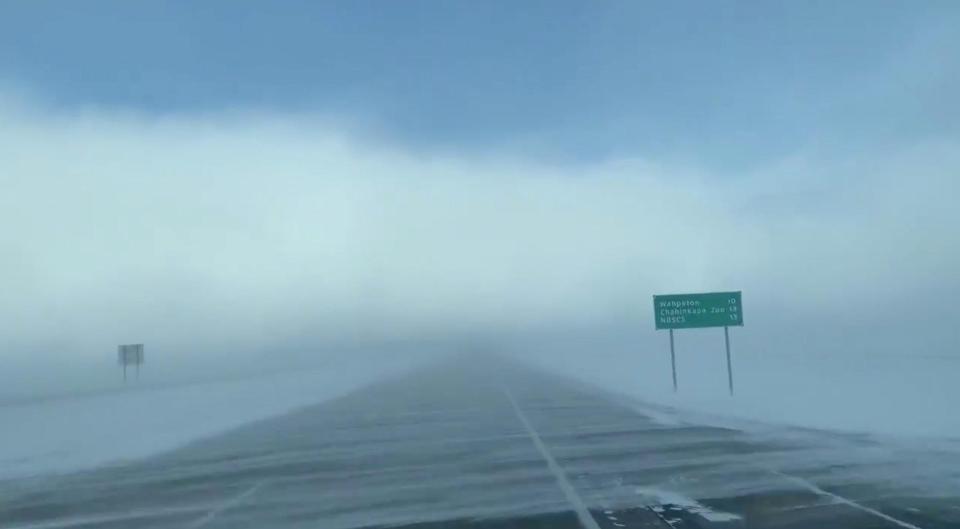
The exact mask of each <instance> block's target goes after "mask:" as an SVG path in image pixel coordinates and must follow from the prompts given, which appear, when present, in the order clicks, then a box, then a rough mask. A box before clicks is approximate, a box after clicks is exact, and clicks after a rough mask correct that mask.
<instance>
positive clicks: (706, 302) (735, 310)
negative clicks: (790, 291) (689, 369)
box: [653, 291, 743, 396]
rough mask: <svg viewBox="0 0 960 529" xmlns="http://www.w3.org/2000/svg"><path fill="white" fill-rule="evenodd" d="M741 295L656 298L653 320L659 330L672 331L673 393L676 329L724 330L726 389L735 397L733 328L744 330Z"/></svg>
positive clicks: (654, 298) (705, 294)
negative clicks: (738, 327)
mask: <svg viewBox="0 0 960 529" xmlns="http://www.w3.org/2000/svg"><path fill="white" fill-rule="evenodd" d="M741 297H742V296H741V292H739V291H737V292H708V293H703V294H667V295H656V296H653V318H654V323H655V326H656V329H657V330H661V329H669V331H670V367H671V369H672V371H673V391H674V392H676V391H677V357H676V352H675V351H674V347H673V330H674V329H697V328H704V327H723V339H724V344H725V345H726V350H727V385H728V387H729V388H730V395H731V396H732V395H733V363H732V362H731V360H730V327H731V326H734V325H736V326H743V306H742V303H741Z"/></svg>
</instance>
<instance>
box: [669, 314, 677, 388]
mask: <svg viewBox="0 0 960 529" xmlns="http://www.w3.org/2000/svg"><path fill="white" fill-rule="evenodd" d="M670 367H671V368H673V392H674V393H676V392H677V356H676V355H675V354H674V353H673V329H670Z"/></svg>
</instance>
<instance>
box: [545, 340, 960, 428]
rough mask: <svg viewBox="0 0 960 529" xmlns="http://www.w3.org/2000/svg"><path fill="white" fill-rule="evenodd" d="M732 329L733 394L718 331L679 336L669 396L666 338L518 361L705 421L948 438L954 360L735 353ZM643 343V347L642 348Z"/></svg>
mask: <svg viewBox="0 0 960 529" xmlns="http://www.w3.org/2000/svg"><path fill="white" fill-rule="evenodd" d="M738 332H740V329H731V339H732V342H733V347H732V349H733V373H734V385H735V395H734V396H732V397H731V396H730V395H729V393H728V387H727V368H726V361H725V358H724V346H723V331H722V330H721V329H709V330H703V331H697V332H694V333H691V332H686V333H677V344H676V345H677V347H676V349H677V373H678V386H679V391H678V392H677V393H673V389H672V383H671V369H670V352H669V342H668V338H667V334H666V332H664V333H662V340H661V342H662V343H661V344H660V347H659V348H655V350H654V348H650V347H649V346H643V347H641V346H635V347H632V346H630V345H623V344H613V343H610V342H603V341H596V342H591V341H584V342H579V343H572V342H571V343H567V344H565V345H564V344H559V345H555V346H551V347H548V348H543V349H541V350H536V351H534V352H533V353H532V354H529V355H527V356H526V359H527V360H528V361H529V362H530V363H532V364H534V365H537V366H540V367H542V368H544V369H547V370H548V371H551V372H555V373H558V374H562V375H565V376H568V377H572V378H576V379H578V380H581V381H583V382H586V383H588V384H591V385H593V386H596V387H599V388H603V389H606V390H608V391H611V392H614V393H619V394H623V395H628V396H631V397H634V398H636V399H639V400H642V401H645V402H649V403H654V404H661V405H667V406H670V407H674V408H676V409H678V410H682V411H684V412H687V413H698V414H700V417H699V418H698V420H706V418H707V417H708V416H713V417H715V418H717V419H723V418H735V419H745V420H748V421H757V422H761V423H765V424H782V425H790V426H801V427H809V428H818V429H826V430H834V431H840V432H853V433H866V434H874V435H879V436H884V437H900V438H913V439H916V438H920V439H955V440H957V441H960V420H958V419H957V417H956V413H955V411H954V409H953V408H954V406H955V403H956V402H960V384H957V382H956V381H957V378H958V376H960V357H957V358H954V357H950V356H949V355H939V356H938V355H922V354H917V355H911V354H909V352H905V353H904V354H890V353H886V354H881V353H878V354H870V353H869V352H868V353H866V354H836V355H831V354H789V353H778V352H776V351H760V350H757V349H754V348H751V347H741V348H740V349H739V350H738V348H737V346H738V341H737V339H738V336H737V333H738ZM648 343H649V342H648Z"/></svg>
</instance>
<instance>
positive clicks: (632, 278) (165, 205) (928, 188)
mask: <svg viewBox="0 0 960 529" xmlns="http://www.w3.org/2000/svg"><path fill="white" fill-rule="evenodd" d="M344 130H345V129H344V128H342V127H340V126H338V125H337V124H336V123H334V122H329V121H325V120H323V119H320V118H313V117H303V116H291V115H277V114H269V113H257V112H234V113H221V114H209V115H168V116H151V115H141V114H136V113H130V112H123V111H118V110H113V109H96V108H91V109H85V110H79V111H73V112H63V111H52V110H50V109H43V108H42V107H40V106H37V105H34V104H29V103H24V102H23V101H22V100H21V101H16V100H14V99H12V98H6V99H4V100H3V102H2V103H0V252H2V259H0V277H2V278H3V282H4V284H5V287H4V293H3V296H2V297H0V333H2V334H3V336H5V337H6V342H7V343H6V347H5V348H4V349H5V350H4V351H3V354H4V355H6V356H8V357H17V356H18V355H25V354H27V352H29V354H31V355H39V358H43V357H44V355H46V356H49V357H51V358H52V357H55V356H58V355H59V356H63V355H67V356H75V355H93V354H102V351H103V350H105V349H109V347H112V346H113V344H115V343H118V342H122V341H128V340H130V341H139V340H145V341H148V342H150V343H152V344H160V347H163V348H164V349H166V350H169V351H170V354H181V355H187V354H194V353H195V352H196V351H198V350H204V349H206V350H214V351H223V350H232V349H243V350H248V351H262V350H268V349H270V348H271V347H276V346H277V344H285V345H287V346H289V344H297V343H302V344H306V345H305V346H306V347H312V346H317V345H318V344H323V343H348V342H358V341H359V342H376V341H377V340H384V339H410V338H418V337H426V336H440V335H457V334H465V335H469V334H484V333H488V334H492V335H496V334H497V333H504V332H523V331H525V330H543V329H556V328H568V327H571V326H574V327H590V326H604V325H610V324H614V325H637V326H647V325H648V323H649V321H648V320H649V319H650V315H649V311H650V308H649V306H648V305H650V296H651V295H652V294H654V293H661V292H670V291H699V290H719V289H743V290H744V291H745V294H744V299H745V305H746V307H747V310H748V311H750V309H751V307H753V308H754V310H753V311H752V312H751V313H750V314H752V315H754V317H757V316H760V315H761V314H764V313H767V312H769V313H771V314H773V313H776V314H781V315H784V317H785V318H786V317H787V316H790V317H796V318H806V320H805V321H812V319H815V318H817V317H823V315H824V314H826V315H828V316H829V317H830V318H833V319H832V320H830V321H833V322H834V323H833V324H834V325H841V324H842V323H843V322H844V321H850V319H851V318H853V319H854V320H856V321H858V322H859V321H873V320H874V319H876V321H881V320H882V319H883V317H884V314H886V313H887V312H888V311H889V308H888V306H887V304H896V303H901V302H903V301H904V300H905V299H909V300H910V301H911V302H912V303H921V304H922V303H926V302H932V301H931V299H930V298H928V297H926V296H928V295H929V293H930V292H935V291H937V290H938V289H940V290H941V291H942V290H943V289H948V290H949V289H953V291H957V288H956V287H957V280H956V277H955V270H956V269H957V265H960V258H958V250H957V248H960V245H958V244H957V243H958V242H960V241H958V240H957V238H958V236H957V235H956V230H955V227H956V226H957V225H958V222H957V221H958V220H960V219H958V215H960V214H958V213H957V209H956V208H955V207H954V205H953V204H952V203H951V199H952V197H956V196H958V191H960V189H958V184H957V179H956V177H955V175H956V174H957V169H958V168H960V155H958V154H957V153H958V152H960V150H958V149H957V147H958V145H957V142H956V141H953V140H951V139H949V138H947V139H938V140H936V141H927V142H924V143H922V144H909V145H904V146H903V148H901V149H897V150H887V151H884V152H878V153H869V154H863V153H858V154H852V155H851V156H849V157H837V156H836V155H833V156H831V157H829V158H828V157H822V156H817V155H816V154H815V153H804V152H798V153H796V154H795V155H794V156H792V157H790V158H789V159H785V160H782V161H780V162H778V163H777V164H773V165H770V166H768V167H765V168H762V169H760V170H757V171H755V172H753V173H751V174H746V175H729V174H719V173H715V172H711V171H710V170H709V168H704V167H693V166H679V165H677V164H671V165H667V164H663V163H658V162H657V160H650V159H647V160H641V159H611V160H607V161H605V162H603V163H596V164H592V165H582V164H581V165H577V166H571V167H569V168H564V167H560V166H557V165H549V164H545V163H541V162H537V161H534V160H524V159H522V158H519V157H517V156H516V155H515V154H513V155H506V154H499V153H497V152H483V153H476V154H475V155H466V154H457V155H451V154H444V153H437V154H434V155H430V154H424V152H423V151H418V152H415V153H414V152H406V151H404V150H403V149H401V148H398V147H395V146H391V145H386V144H383V143H382V142H376V141H365V139H364V137H362V136H359V135H356V134H347V133H345V132H343V131H344ZM851 300H857V301H856V302H857V303H858V305H857V307H858V308H857V312H856V316H855V317H853V316H851V315H850V314H851V313H850V311H849V310H848V309H849V307H850V305H849V304H850V303H851V302H852V301H851ZM761 308H762V309H763V310H762V311H761V310H758V309H761ZM818 314H819V315H820V316H818ZM761 320H762V317H761ZM38 351H40V352H39V353H38Z"/></svg>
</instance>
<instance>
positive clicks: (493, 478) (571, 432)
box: [0, 359, 960, 529]
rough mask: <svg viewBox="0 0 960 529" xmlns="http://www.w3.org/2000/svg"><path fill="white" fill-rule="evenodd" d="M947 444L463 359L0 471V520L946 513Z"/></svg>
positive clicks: (779, 518)
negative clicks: (803, 422) (231, 420)
mask: <svg viewBox="0 0 960 529" xmlns="http://www.w3.org/2000/svg"><path fill="white" fill-rule="evenodd" d="M958 472H960V456H958V453H957V452H955V451H952V450H947V449H944V450H942V451H936V450H934V451H923V452H912V451H910V450H907V449H904V448H902V447H888V446H880V445H877V444H875V442H874V441H872V440H870V439H869V438H865V437H862V436H856V435H849V434H834V433H828V432H820V431H814V430H799V429H792V430H791V429H769V430H765V431H750V430H744V429H737V428H733V427H719V426H709V425H704V424H696V423H695V422H690V421H688V420H686V419H685V418H684V417H683V416H680V415H672V416H671V415H670V414H669V413H665V412H662V410H661V411H660V412H658V413H645V412H644V411H643V410H642V409H640V408H639V407H637V406H632V405H630V404H628V403H626V402H624V401H618V400H617V399H612V398H610V396H609V395H606V394H604V393H602V392H598V391H594V390H592V389H591V388H589V387H586V386H582V385H580V384H576V383H571V382H569V381H567V380H565V379H563V378H560V377H556V376H553V375H549V374H545V373H542V372H539V371H536V370H533V369H531V368H528V367H523V366H519V365H515V364H511V363H507V362H501V361H496V360H478V359H459V360H457V361H455V362H448V363H445V364H442V365H438V366H435V367H432V368H428V369H422V370H419V371H416V372H412V373H409V374H407V375H405V376H402V377H396V378H393V379H389V380H385V381H382V382H379V383H377V384H373V385H370V386H367V387H365V388H363V389H362V390H360V391H355V392H352V393H349V394H347V395H345V396H342V397H340V398H337V399H334V400H331V401H329V402H326V403H323V404H319V405H316V406H313V407H309V408H304V409H300V410H297V411H294V412H292V413H288V414H286V415H282V416H278V417H273V418H270V419H266V420H262V421H258V422H253V423H250V424H247V425H245V426H243V427H240V428H237V429H234V430H231V431H229V432H226V433H223V434H221V435H217V436H214V437H208V438H205V439H202V440H199V441H197V442H194V443H192V444H189V445H187V446H185V447H182V448H181V449H178V450H175V451H172V452H168V453H164V454H161V455H158V456H155V457H152V458H149V459H145V460H143V461H139V462H128V463H126V464H122V465H114V466H111V467H107V468H100V469H94V470H88V471H84V472H79V473H74V474H70V475H63V476H49V477H34V478H29V479H27V478H21V479H15V480H9V481H6V482H3V483H2V485H0V527H2V528H4V529H27V528H30V529H40V528H47V529H53V528H73V529H77V528H93V527H97V528H106V529H109V528H123V527H130V528H147V529H148V528H160V527H170V528H191V529H198V528H211V529H213V528H244V527H250V528H254V527H256V528H264V527H271V528H281V529H285V528H301V527H303V528H306V527H311V528H324V529H348V528H380V527H405V528H409V529H413V528H417V529H427V528H439V527H474V528H476V527H480V528H487V529H493V528H507V527H512V528H518V527H551V528H564V527H570V528H578V527H585V528H588V529H593V528H594V527H596V528H603V529H623V528H644V527H649V528H653V527H660V528H674V529H682V528H700V529H709V528H715V527H738V528H753V527H756V528H804V527H811V528H813V527H835V528H851V529H866V528H898V527H899V528H908V529H910V528H914V527H922V528H924V529H935V528H947V527H960V482H958V481H957V476H958V474H957V473H958Z"/></svg>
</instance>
